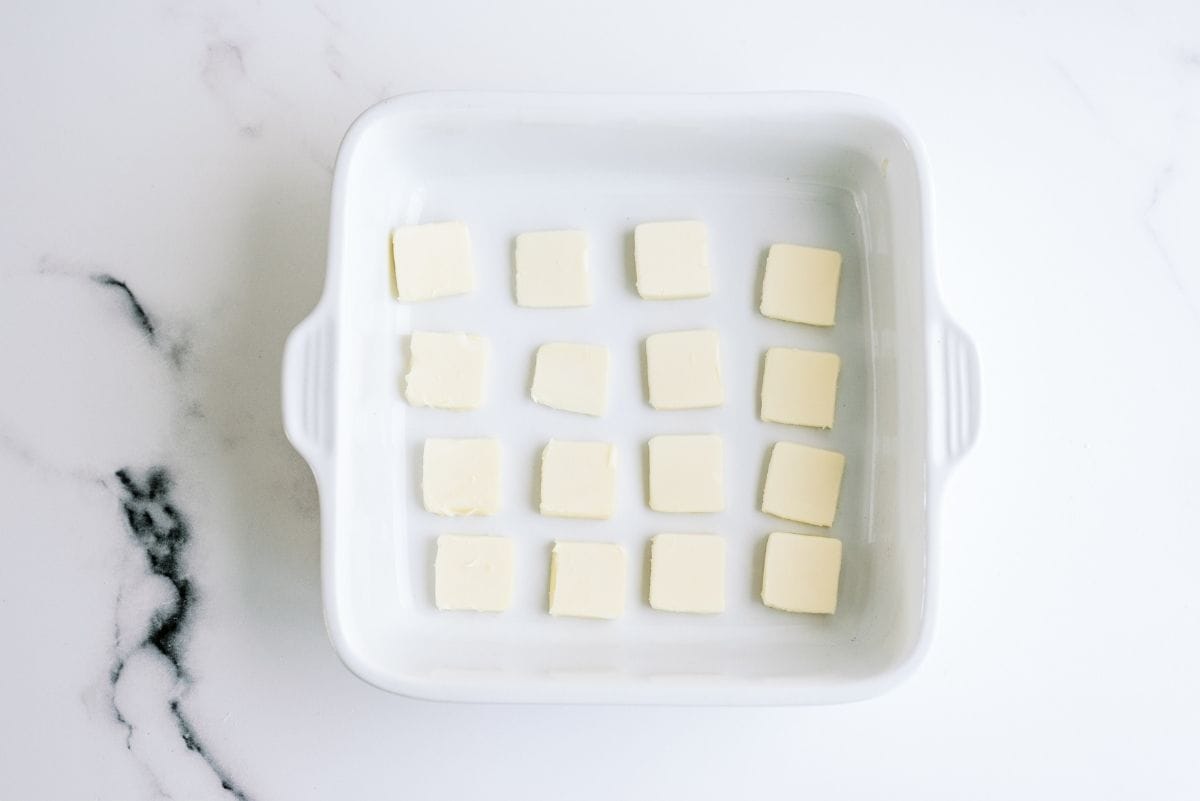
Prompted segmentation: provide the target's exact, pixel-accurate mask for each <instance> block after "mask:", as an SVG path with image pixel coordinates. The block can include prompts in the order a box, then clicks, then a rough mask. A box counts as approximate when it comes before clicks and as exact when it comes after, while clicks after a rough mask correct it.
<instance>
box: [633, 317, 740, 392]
mask: <svg viewBox="0 0 1200 801" xmlns="http://www.w3.org/2000/svg"><path fill="white" fill-rule="evenodd" d="M646 373H647V383H648V385H649V389H650V405H651V406H653V407H654V408H655V409H703V408H706V407H711V406H720V405H721V404H723V403H724V402H725V387H724V385H723V384H722V382H721V345H720V337H719V336H718V335H717V332H716V331H672V332H669V333H664V334H651V335H650V336H648V337H646Z"/></svg>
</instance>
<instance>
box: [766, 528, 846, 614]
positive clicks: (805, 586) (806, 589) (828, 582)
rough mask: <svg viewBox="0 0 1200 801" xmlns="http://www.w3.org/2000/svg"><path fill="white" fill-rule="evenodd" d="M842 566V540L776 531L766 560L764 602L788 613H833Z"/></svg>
mask: <svg viewBox="0 0 1200 801" xmlns="http://www.w3.org/2000/svg"><path fill="white" fill-rule="evenodd" d="M841 569H842V543H841V541H840V540H836V539H834V538H832V537H814V536H811V535H808V534H787V533H784V532H781V531H776V532H773V533H772V534H770V535H769V536H768V537H767V550H766V556H765V557H764V559H763V584H762V601H763V603H764V604H766V605H767V606H769V607H771V608H773V609H782V610H783V611H785V612H810V613H813V614H827V615H831V614H833V613H834V612H835V611H837V594H838V579H839V576H840V574H841Z"/></svg>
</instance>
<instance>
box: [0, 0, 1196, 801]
mask: <svg viewBox="0 0 1200 801" xmlns="http://www.w3.org/2000/svg"><path fill="white" fill-rule="evenodd" d="M499 5H500V4H496V6H497V7H496V8H493V7H492V5H490V4H486V3H482V2H479V3H442V4H434V3H428V4H420V5H417V4H383V3H365V2H363V3H347V4H334V3H326V2H324V1H323V2H320V3H317V4H315V5H314V4H288V3H282V2H276V1H272V0H264V2H261V3H255V4H245V3H233V2H211V3H194V2H165V3H153V2H130V3H120V4H117V5H115V6H111V5H109V4H92V5H88V4H68V3H63V2H50V3H43V4H37V5H25V6H21V7H20V8H17V7H15V6H13V7H9V8H8V9H7V10H6V11H5V12H4V13H3V21H2V24H0V101H2V104H3V107H4V108H5V109H7V117H6V124H5V125H4V127H3V131H2V133H0V143H2V145H3V146H2V147H0V197H2V198H3V214H0V278H2V283H0V336H2V341H3V342H4V343H5V345H4V347H3V348H2V349H0V375H3V376H4V377H5V382H4V390H3V392H0V487H3V491H2V492H0V536H2V538H3V543H4V546H5V549H4V555H3V557H2V558H0V637H3V644H4V651H5V659H4V660H3V667H2V668H0V710H2V713H0V798H3V799H14V800H16V801H22V800H24V799H76V798H89V799H143V798H145V799H151V798H173V799H210V798H211V799H224V798H233V799H255V800H256V801H257V800H258V799H274V798H279V799H284V798H286V799H317V798H334V797H336V798H356V799H373V798H395V797H404V798H418V799H426V798H448V799H449V798H472V797H477V796H482V795H484V794H487V795H489V796H495V797H497V798H539V797H569V798H572V799H593V798H594V799H609V798H636V797H646V798H670V797H685V796H686V797H693V798H743V797H774V796H784V795H787V796H795V797H827V796H830V795H838V796H843V797H845V796H849V797H862V798H878V797H882V796H885V795H886V796H887V797H924V798H961V797H964V796H967V797H997V798H1000V797H1016V796H1021V797H1036V796H1039V795H1046V796H1050V795H1053V796H1056V797H1060V796H1063V795H1070V796H1073V797H1089V798H1104V797H1129V796H1131V795H1136V796H1143V797H1154V798H1171V797H1177V798H1194V797H1196V796H1197V795H1200V773H1198V771H1197V768H1196V762H1195V759H1194V756H1195V755H1194V751H1195V745H1196V743H1197V741H1198V738H1200V681H1198V680H1197V676H1200V603H1198V602H1197V591H1196V587H1197V581H1196V573H1197V564H1200V524H1198V523H1197V520H1200V466H1198V465H1200V461H1198V460H1197V453H1198V452H1200V414H1198V412H1197V410H1200V369H1198V368H1200V229H1198V228H1197V226H1196V222H1195V220H1196V212H1197V209H1200V152H1198V150H1197V148H1196V147H1195V144H1196V142H1198V141H1200V6H1197V5H1196V4H1194V3H1187V2H1165V3H1156V4H1152V5H1153V9H1151V7H1150V6H1147V5H1145V4H1134V3H1125V4H1114V5H1106V6H1104V8H1103V10H1101V9H1100V8H1099V7H1095V8H1093V7H1092V6H1091V5H1086V4H1037V3H1018V4H1008V5H1006V6H1004V7H1001V5H1000V4H993V3H987V4H972V5H971V9H970V10H969V11H968V10H967V9H966V8H962V9H958V10H955V9H944V10H940V11H934V10H922V11H916V10H901V9H900V8H897V7H893V5H892V4H887V3H865V4H853V5H846V4H825V5H823V6H821V7H819V8H813V9H809V10H805V9H803V8H801V7H800V6H799V5H793V4H783V3H779V4H772V3H762V2H747V3H740V4H738V5H737V10H736V13H733V12H731V11H728V10H727V11H724V12H722V11H720V10H719V7H718V6H717V5H715V4H714V5H712V6H708V5H692V4H685V3H665V2H654V3H651V4H648V5H645V6H644V5H643V4H640V3H634V2H612V3H604V4H595V5H593V6H592V7H590V8H587V9H582V8H567V5H568V4H558V3H553V2H549V0H543V1H542V2H532V3H525V4H522V8H523V13H517V11H515V10H514V9H511V8H510V9H501V8H499V7H498V6H499ZM1051 5H1056V6H1057V8H1052V7H1050V6H1051ZM1071 6H1074V7H1071ZM444 88H471V89H493V88H495V89H533V90H559V89H563V90H682V91H701V90H754V89H803V88H819V89H828V90H841V91H851V92H857V93H861V94H866V95H870V96H874V97H878V98H880V99H882V100H884V101H886V102H887V103H888V104H889V105H891V106H893V107H895V108H897V109H898V110H900V112H901V113H902V114H903V115H904V116H905V117H907V118H908V119H909V121H910V122H911V124H912V126H913V127H914V129H915V130H917V131H918V132H919V133H920V134H921V135H922V136H923V138H924V140H925V145H926V149H927V151H928V154H929V157H930V161H931V164H932V175H933V183H934V187H935V209H936V241H937V264H938V270H939V276H940V279H941V284H942V290H943V294H944V296H945V299H946V302H947V305H948V306H949V308H950V309H951V310H952V311H953V313H954V314H955V316H956V317H957V318H958V319H959V320H960V321H961V322H962V323H963V325H964V327H965V328H966V329H967V330H968V331H970V332H971V334H972V335H973V337H974V339H975V340H976V342H977V343H978V346H979V352H980V357H981V362H982V369H983V385H984V395H983V423H982V428H981V433H980V437H979V441H978V444H977V446H976V449H975V450H974V452H973V453H972V454H971V456H970V457H969V458H968V459H967V461H966V462H964V463H963V465H962V466H961V467H960V469H959V471H958V473H957V475H956V476H955V477H954V479H953V480H952V482H951V486H950V487H949V490H948V493H947V501H946V505H945V510H944V529H945V540H944V548H943V558H942V577H943V579H942V587H941V594H940V611H939V625H938V631H937V635H936V638H935V641H934V644H933V647H932V649H931V651H930V653H929V656H928V658H927V659H926V661H925V663H924V664H923V666H922V667H921V669H920V670H919V671H918V673H917V674H916V675H915V676H914V677H913V678H912V679H911V680H909V681H908V682H907V683H905V684H904V685H902V686H901V687H899V688H898V689H896V690H894V691H892V692H891V693H889V694H887V695H885V696H883V697H881V698H879V699H876V700H872V701H868V702H863V703H858V704H853V705H849V706H840V707H823V708H800V709H790V708H784V709H687V708H683V709H670V708H570V707H524V706H472V705H448V704H435V703H428V702H418V701H412V700H408V699H404V698H400V697H395V696H391V695H388V694H385V693H383V692H380V691H378V690H375V689H372V688H371V687H369V686H367V685H366V684H364V683H363V682H361V681H359V680H358V679H356V678H355V677H354V676H353V675H351V674H350V673H349V672H348V671H347V670H346V669H345V668H343V667H342V665H341V664H340V663H339V662H338V660H337V658H336V656H335V655H334V653H333V651H332V649H331V647H330V645H329V643H328V641H327V639H326V636H325V631H324V628H323V623H322V617H321V603H320V592H319V586H318V571H319V565H318V538H319V533H318V524H317V514H316V512H317V499H316V493H315V489H314V484H313V480H312V478H311V475H310V474H309V472H308V469H307V467H306V466H305V464H304V463H303V462H302V460H301V459H300V458H299V456H297V455H296V453H295V452H294V451H293V450H292V449H291V447H290V446H289V445H288V443H287V441H286V440H285V438H284V436H283V432H282V428H281V424H280V413H279V409H280V397H279V393H280V390H279V385H280V380H279V372H280V357H281V353H282V348H283V342H284V338H285V336H286V335H287V333H288V332H289V331H290V330H291V328H292V327H293V326H294V325H295V324H296V323H297V322H298V321H299V320H300V319H301V318H302V317H303V316H304V315H305V313H306V312H307V311H308V310H309V309H310V308H311V307H312V305H313V304H314V303H315V302H316V299H317V297H318V295H319V293H320V289H321V284H322V280H323V272H324V252H325V238H326V215H327V212H328V199H329V189H330V173H331V166H332V163H333V159H334V155H335V152H336V148H337V145H338V141H339V138H340V136H341V134H342V133H343V132H344V130H345V129H346V127H347V126H348V125H349V123H350V121H351V120H352V119H353V118H354V117H355V115H356V114H357V113H358V112H360V111H361V110H363V109H364V108H365V107H367V106H368V105H370V104H371V103H373V102H375V101H376V100H379V99H382V98H384V97H386V96H389V95H392V94H396V93H400V92H406V91H412V90H418V89H444Z"/></svg>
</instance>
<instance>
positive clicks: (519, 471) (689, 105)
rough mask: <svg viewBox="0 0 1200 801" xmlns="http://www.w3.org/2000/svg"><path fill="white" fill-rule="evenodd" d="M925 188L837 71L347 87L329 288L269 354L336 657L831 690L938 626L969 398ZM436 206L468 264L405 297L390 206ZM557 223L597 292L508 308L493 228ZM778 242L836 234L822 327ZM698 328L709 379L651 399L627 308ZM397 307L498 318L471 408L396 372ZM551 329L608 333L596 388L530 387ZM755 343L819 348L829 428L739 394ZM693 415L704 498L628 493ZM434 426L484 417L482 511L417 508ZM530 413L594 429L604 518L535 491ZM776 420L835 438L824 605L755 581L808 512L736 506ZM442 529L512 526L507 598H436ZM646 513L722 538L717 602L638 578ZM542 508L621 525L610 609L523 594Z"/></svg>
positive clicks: (753, 492) (864, 675)
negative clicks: (644, 241)
mask: <svg viewBox="0 0 1200 801" xmlns="http://www.w3.org/2000/svg"><path fill="white" fill-rule="evenodd" d="M929 215H930V199H929V186H928V177H927V174H926V169H925V166H924V163H923V161H922V157H921V155H920V151H919V149H918V147H917V145H916V142H915V141H914V139H913V136H912V134H911V133H910V132H909V131H908V129H907V128H906V127H905V126H904V125H902V124H901V123H900V122H899V121H897V119H896V118H895V117H894V116H893V115H892V114H890V113H889V112H888V111H887V110H886V109H884V108H881V107H880V106H879V105H878V104H876V103H874V102H871V101H868V100H865V99H862V98H858V97H852V96H846V95H835V94H822V93H799V94H749V95H679V96H662V95H639V96H619V95H531V94H461V93H450V94H423V95H413V96H406V97H398V98H394V99H391V100H388V101H385V102H383V103H381V104H379V105H377V106H375V107H374V108H372V109H370V110H369V111H367V112H366V113H365V114H363V115H362V116H361V117H360V118H359V119H358V120H357V121H356V122H355V123H354V125H353V126H352V127H351V129H350V131H349V133H348V134H347V135H346V138H345V141H344V142H343V144H342V147H341V152H340V153H339V156H338V161H337V170H336V174H335V177H334V187H333V201H332V219H331V223H330V237H329V269H328V276H327V279H326V283H325V291H324V295H323V296H322V298H321V300H320V302H319V304H318V305H317V307H316V309H315V310H314V311H313V313H312V314H311V315H310V316H309V317H308V318H307V319H306V320H305V321H304V322H302V323H301V324H300V325H299V326H298V327H297V328H296V330H295V331H294V332H293V334H292V335H291V337H290V338H289V340H288V343H287V349H286V354H285V360H284V385H283V394H284V420H285V424H286V428H287V433H288V436H289V438H290V439H291V441H292V442H293V443H294V444H295V446H296V448H297V449H298V450H299V451H300V453H301V454H303V455H304V457H305V458H306V459H307V460H308V462H309V464H310V465H311V466H312V470H313V473H314V474H315V475H316V479H317V485H318V487H319V491H320V498H321V530H322V567H323V569H322V581H323V585H324V599H325V616H326V622H327V625H328V628H329V633H330V637H331V639H332V640H333V643H334V646H335V647H336V649H337V652H338V653H339V655H340V656H341V658H342V659H343V660H344V661H345V663H346V664H347V665H348V666H349V667H350V669H351V670H352V671H354V672H355V673H357V674H358V675H359V676H361V677H362V678H364V679H366V680H367V681H369V682H371V683H372V684H375V685H378V686H379V687H382V688H385V689H388V690H392V691H395V692H399V693H404V694H407V695H412V696H420V697H425V698H438V699H453V700H471V701H553V702H616V703H642V702H646V703H686V704H776V703H830V702H838V701H846V700H851V699H857V698H863V697H866V696H870V695H873V694H876V693H879V692H881V691H882V690H883V689H885V688H886V687H888V686H890V685H892V684H893V683H894V682H896V681H897V680H898V679H899V678H900V677H902V676H903V675H904V674H906V673H907V672H908V671H909V670H911V668H912V667H913V665H914V664H915V663H916V662H917V661H918V659H919V657H920V655H921V654H922V653H923V651H924V650H925V648H926V645H927V644H928V641H929V635H930V626H931V618H932V610H933V600H934V591H935V586H936V581H935V578H936V575H935V574H936V563H937V562H936V559H935V555H936V545H937V539H938V532H937V517H938V515H937V510H938V504H939V499H940V497H941V492H942V486H943V481H944V479H945V477H946V474H947V471H948V470H949V469H950V467H951V465H952V464H953V463H954V461H955V460H956V459H957V458H958V457H959V456H961V455H962V454H963V453H964V452H965V451H966V450H967V448H968V447H969V446H970V444H971V442H972V440H973V437H974V433H975V430H976V421H977V417H978V415H977V398H978V379H977V375H978V370H977V366H976V358H975V351H974V348H973V347H972V346H971V344H970V342H969V340H968V339H967V338H966V337H965V336H964V335H963V334H962V332H961V331H960V330H959V329H958V327H956V326H955V325H954V324H953V323H951V322H950V320H949V319H948V317H947V316H946V313H945V312H944V311H943V309H942V306H941V303H940V302H939V300H938V295H937V291H936V289H935V281H934V274H933V269H932V267H933V265H932V263H931V243H930V218H929ZM451 219H453V220H463V221H465V222H466V223H467V224H468V225H469V227H470V231H471V236H472V243H473V249H474V257H475V267H476V272H477V275H478V282H479V287H478V290H477V291H476V292H475V293H474V294H471V295H466V296H460V297H457V298H444V299H440V300H437V301H433V302H429V303H420V304H400V303H398V302H397V301H396V300H395V299H394V295H393V292H392V289H391V285H390V281H391V279H390V262H389V259H390V251H389V233H390V231H391V230H392V229H393V228H394V227H395V226H397V225H400V224H408V223H417V222H425V221H437V220H451ZM671 219H697V220H703V221H704V222H705V223H707V225H708V227H709V231H710V239H711V258H712V264H713V270H714V292H713V294H712V296H711V297H709V298H706V299H701V300H691V301H676V302H648V301H644V300H641V299H640V298H639V297H638V296H637V294H636V293H635V291H634V287H633V280H632V265H631V263H630V262H631V253H630V251H631V232H632V229H633V226H634V225H635V224H636V223H638V222H641V221H648V220H671ZM555 228H578V229H582V230H585V231H587V233H588V235H589V238H590V246H589V247H590V250H589V254H590V261H591V274H592V282H593V291H594V295H595V302H594V303H593V305H592V306H591V307H589V308H586V309H575V310H531V309H522V308H518V307H517V306H516V305H515V303H514V300H513V295H512V292H513V290H512V277H511V276H512V267H511V250H512V238H513V236H514V235H515V234H517V233H519V232H521V231H528V230H539V229H542V230H544V229H555ZM773 242H798V243H804V244H810V245H818V246H823V247H830V248H835V249H837V250H839V251H841V252H842V253H843V255H844V267H843V274H842V275H843V277H842V285H841V290H840V295H839V304H838V322H837V325H836V326H835V327H833V328H832V329H820V328H812V327H807V326H801V325H793V324H789V323H784V322H779V321H776V320H769V319H766V318H764V317H762V316H761V315H760V314H758V311H757V298H758V292H759V291H760V284H761V280H762V278H761V276H762V269H763V261H764V257H765V253H766V249H767V247H768V246H769V245H770V244H771V243H773ZM696 327H708V328H717V329H719V330H720V332H721V338H722V340H721V347H722V360H723V369H724V374H725V386H726V393H727V402H726V404H725V405H724V406H723V407H720V408H718V409H709V410H696V411H687V412H673V413H672V412H661V411H654V410H652V409H651V408H650V407H649V406H648V404H647V403H646V400H645V388H644V378H643V369H644V368H643V365H642V361H641V343H642V341H643V339H644V338H645V337H646V335H648V334H650V333H653V332H656V331H670V330H679V329H685V328H696ZM413 330H443V331H468V332H474V333H479V334H482V335H484V336H487V337H488V338H489V339H490V341H491V343H492V351H493V355H492V360H491V364H490V373H489V386H488V402H487V404H486V406H485V407H484V408H483V409H481V410H479V411H476V412H470V413H456V412H447V411H438V410H431V409H416V408H412V407H409V406H408V405H407V404H406V403H405V402H404V399H403V394H402V391H401V389H402V377H403V373H404V371H405V361H406V348H407V340H406V337H407V335H408V334H409V333H410V332H411V331H413ZM547 341H583V342H596V343H602V344H606V345H608V346H609V348H610V350H611V353H612V378H611V387H610V391H611V396H610V411H609V414H608V415H607V416H606V417H604V418H601V419H593V418H585V417H582V416H578V415H572V414H569V413H566V412H557V411H554V410H551V409H547V408H545V407H542V406H538V405H536V404H534V403H533V402H532V401H531V400H530V399H529V394H528V382H529V375H530V369H531V365H532V359H533V353H534V350H535V349H536V347H537V345H538V344H541V343H543V342H547ZM769 345H794V346H798V347H806V348H811V349H817V350H830V351H834V352H837V353H839V354H840V355H841V357H842V360H843V367H842V377H841V382H840V390H839V403H838V409H837V422H836V425H835V426H834V428H833V429H832V430H831V431H816V430H808V429H799V428H794V427H790V426H782V425H777V424H770V423H764V422H761V421H760V420H759V418H758V386H759V380H760V371H761V364H762V357H763V351H764V350H765V348H766V347H767V346H769ZM705 432H715V433H720V434H722V435H723V436H724V439H725V448H726V465H725V472H726V475H725V481H726V495H727V511H726V512H724V513H722V514H717V515H665V514H659V513H655V512H652V511H650V510H649V509H648V508H647V506H646V502H645V497H644V495H645V492H644V485H643V481H644V478H643V476H644V458H645V455H644V449H645V442H646V440H647V439H648V438H649V437H650V436H653V435H655V434H662V433H705ZM431 436H495V437H499V438H501V440H502V443H503V448H504V497H503V502H504V511H503V512H502V513H501V514H500V515H498V516H496V517H491V518H466V519H448V518H441V517H436V516H434V515H431V514H428V513H426V512H425V511H424V510H423V509H422V506H421V502H420V487H419V471H420V448H421V444H422V442H423V441H424V439H425V438H426V437H431ZM551 437H557V438H560V439H600V440H607V441H610V442H614V443H615V444H616V445H617V448H618V454H619V456H618V458H619V464H620V471H619V479H618V497H617V514H616V516H615V517H614V518H613V519H612V520H610V521H568V520H561V519H554V518H546V517H542V516H540V515H539V514H538V513H537V511H536V496H537V486H536V485H537V462H538V454H539V453H540V450H541V448H542V446H543V445H544V444H545V442H546V441H547V440H548V439H550V438H551ZM780 440H788V441H796V442H804V443H808V444H814V445H819V446H823V447H829V448H833V449H836V450H840V451H842V452H844V453H845V454H846V456H847V468H846V474H845V480H844V484H843V493H842V497H841V501H840V506H839V512H838V517H837V520H836V522H835V524H834V526H833V528H832V529H827V530H823V531H821V532H819V533H825V534H829V535H831V536H836V537H838V538H840V539H841V540H842V541H843V543H844V562H843V571H842V584H841V590H840V594H839V606H838V611H837V614H836V615H833V616H816V615H790V614H786V613H782V612H778V611H775V610H771V609H767V608H766V607H764V606H763V605H762V604H761V602H760V601H759V599H758V593H759V583H760V581H761V560H762V553H763V543H764V540H765V537H766V535H767V534H768V533H769V532H771V531H810V532H811V531H814V530H813V529H809V528H808V527H805V526H800V525H796V524H791V523H788V522H786V521H782V520H777V519H774V518H771V517H769V516H767V515H764V514H762V513H761V512H760V511H759V499H760V495H761V491H762V481H763V471H764V465H765V456H766V453H767V450H768V449H769V447H770V445H771V444H772V443H773V442H776V441H780ZM451 532H455V533H491V534H502V535H505V536H509V537H512V538H513V539H514V540H515V541H516V571H517V582H516V587H517V589H516V594H515V597H514V601H513V606H512V608H511V609H510V610H509V611H507V612H505V613H503V614H499V615H491V614H478V613H459V612H451V613H448V612H439V611H437V610H436V609H435V608H434V604H433V587H432V564H433V553H434V551H433V547H434V541H435V539H436V537H437V536H438V535H439V534H444V533H451ZM659 532H698V533H703V532H711V533H716V534H720V535H722V536H724V537H725V538H726V542H727V554H728V556H727V559H728V563H727V578H726V581H727V596H728V600H727V604H728V606H727V610H726V612H725V613H724V614H721V615H715V616H692V615H679V614H670V613H663V612H658V611H655V610H653V609H651V608H649V606H648V605H647V603H646V601H645V584H644V582H645V577H644V569H645V564H646V560H645V549H646V543H647V541H648V539H649V538H650V537H651V536H652V535H653V534H655V533H659ZM556 538H562V539H578V540H602V541H615V542H620V543H621V544H623V545H624V547H625V549H626V552H627V553H628V557H629V564H628V569H629V577H630V581H629V588H628V598H627V602H626V612H625V614H624V616H623V617H622V618H620V619H619V620H616V621H589V620H574V619H561V618H552V617H550V616H549V615H548V614H547V613H546V601H545V595H546V586H547V570H548V563H549V552H550V546H551V543H552V542H553V541H554V539H556Z"/></svg>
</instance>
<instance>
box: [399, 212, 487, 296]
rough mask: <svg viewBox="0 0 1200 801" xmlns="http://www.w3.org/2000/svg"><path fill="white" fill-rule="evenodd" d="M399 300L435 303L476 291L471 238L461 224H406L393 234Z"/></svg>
mask: <svg viewBox="0 0 1200 801" xmlns="http://www.w3.org/2000/svg"><path fill="white" fill-rule="evenodd" d="M392 266H393V270H394V275H395V279H396V297H397V298H398V299H399V300H402V301H419V300H432V299H434V298H440V297H444V296H447V295H461V294H464V293H466V292H470V291H472V290H473V289H475V269H474V267H473V266H472V264H471V238H470V235H469V234H468V232H467V226H466V225H465V224H463V223H461V222H442V223H424V224H422V225H402V226H400V227H399V228H397V229H396V230H395V231H393V232H392Z"/></svg>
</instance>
